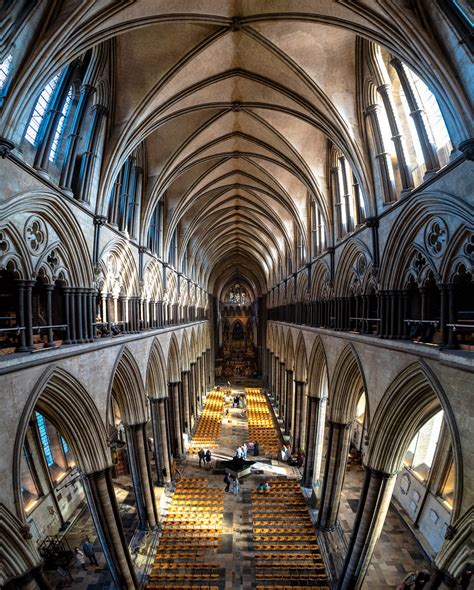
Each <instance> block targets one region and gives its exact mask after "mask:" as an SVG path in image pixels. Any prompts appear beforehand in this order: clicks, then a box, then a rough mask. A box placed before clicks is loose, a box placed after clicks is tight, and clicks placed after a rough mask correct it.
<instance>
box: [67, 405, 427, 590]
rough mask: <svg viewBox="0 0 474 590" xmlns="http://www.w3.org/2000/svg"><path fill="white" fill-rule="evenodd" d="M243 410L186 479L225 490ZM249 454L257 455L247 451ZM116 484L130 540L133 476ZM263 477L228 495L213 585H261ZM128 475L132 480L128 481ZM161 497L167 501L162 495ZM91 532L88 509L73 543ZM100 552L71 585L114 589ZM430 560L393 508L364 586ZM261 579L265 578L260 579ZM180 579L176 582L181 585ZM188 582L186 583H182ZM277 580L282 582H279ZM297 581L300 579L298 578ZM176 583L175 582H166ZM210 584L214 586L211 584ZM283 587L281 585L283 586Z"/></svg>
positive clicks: (355, 479) (349, 508)
mask: <svg viewBox="0 0 474 590" xmlns="http://www.w3.org/2000/svg"><path fill="white" fill-rule="evenodd" d="M241 413H242V410H240V409H237V408H234V409H231V410H230V414H229V416H228V417H226V418H224V419H223V421H222V425H221V431H220V437H219V447H218V449H215V450H214V452H213V461H212V469H211V470H208V469H205V468H204V467H203V468H199V465H198V459H197V456H196V455H191V456H189V457H188V459H187V460H186V461H185V463H184V464H183V466H182V467H180V470H181V471H182V475H183V478H185V479H187V478H197V477H205V478H206V480H207V485H209V486H210V487H211V488H214V489H215V490H216V491H218V490H220V491H223V490H224V487H225V484H224V482H223V473H215V471H219V470H215V469H214V467H215V465H216V463H215V460H216V459H217V460H221V459H226V458H231V457H232V456H233V454H234V451H235V449H236V448H237V446H239V445H240V444H242V443H243V442H244V441H246V440H248V436H249V435H248V423H247V419H246V418H243V417H242V416H241ZM249 459H253V457H251V456H249ZM280 466H281V467H282V468H283V469H285V470H286V472H287V476H288V478H290V479H291V478H293V477H294V476H295V471H294V469H293V468H289V467H288V466H284V465H283V464H282V463H280ZM361 477H362V471H361V469H358V468H353V469H351V470H350V471H348V473H347V475H346V479H345V485H344V491H343V497H342V500H341V508H340V521H341V527H342V529H343V531H344V532H345V533H346V536H347V537H348V536H349V534H350V528H351V525H352V523H353V521H354V517H355V511H356V510H357V500H358V494H359V491H360V486H361ZM122 479H123V480H124V481H121V482H120V486H119V487H118V488H117V489H118V494H119V495H118V501H119V505H120V504H121V505H122V511H123V517H124V519H125V528H126V535H127V539H131V537H132V535H133V529H134V523H135V509H134V506H133V493H132V492H131V484H130V482H129V478H122ZM263 479H266V480H267V481H269V482H270V483H271V478H269V477H266V478H264V477H263V476H261V475H250V476H247V477H245V478H244V479H243V480H242V481H241V487H240V492H239V494H238V495H234V494H224V505H223V510H222V538H221V539H222V540H221V542H220V546H219V548H218V549H217V554H216V563H217V564H218V566H219V573H220V574H221V573H222V575H219V578H218V579H217V584H214V586H215V587H216V588H219V590H221V589H224V590H231V589H232V590H234V589H235V590H237V589H242V590H247V589H254V588H256V587H257V586H261V585H262V584H261V583H259V582H257V579H256V568H255V546H254V543H253V538H252V537H253V535H252V526H251V519H252V505H251V501H252V498H251V495H252V492H253V491H254V490H255V488H256V486H257V484H258V483H259V482H261V481H262V480H263ZM127 480H128V481H127ZM156 490H157V497H158V496H161V495H162V494H163V489H162V488H156ZM163 500H165V501H168V499H167V498H165V497H163ZM87 536H89V537H90V539H91V540H93V541H94V540H95V535H94V532H93V525H92V522H91V519H90V516H89V513H88V511H87V510H86V511H84V512H83V514H82V516H81V517H80V518H79V519H78V520H77V521H76V522H75V523H74V524H73V526H72V527H71V529H70V530H69V532H68V534H67V539H68V541H69V544H70V546H71V548H73V547H74V546H76V545H77V544H82V542H83V541H82V539H83V538H85V537H87ZM95 545H96V547H97V549H96V556H97V558H98V561H99V566H97V567H95V566H88V570H87V571H83V570H81V568H80V566H79V564H77V563H74V565H73V567H72V568H71V573H72V576H73V584H72V586H71V587H72V588H77V589H78V590H102V589H104V590H108V589H109V588H112V587H113V586H112V584H111V579H110V576H109V574H108V572H107V568H106V565H105V560H104V558H103V555H102V553H101V551H100V548H99V544H98V542H97V540H96V541H95ZM144 560H145V556H142V555H138V558H137V561H138V562H140V561H144ZM426 567H429V566H428V562H427V560H426V558H425V555H424V553H423V552H422V551H421V549H420V548H419V547H418V545H417V544H416V542H415V540H414V539H413V537H412V535H411V533H410V532H409V531H408V530H407V528H406V527H405V525H404V524H403V523H402V522H401V521H400V518H399V517H398V515H397V513H396V512H395V510H394V509H393V508H390V511H389V514H388V516H387V520H386V524H385V526H384V529H383V531H382V535H381V538H380V540H379V543H378V544H377V547H376V550H375V556H374V560H373V563H372V564H371V565H370V567H369V571H368V574H367V577H366V580H365V582H364V586H363V588H364V590H383V589H390V588H395V587H396V586H397V585H398V584H399V583H400V581H401V580H403V578H404V577H405V575H406V573H408V572H410V571H414V570H416V569H420V568H426ZM260 582H261V580H260ZM181 585H182V584H181V583H179V584H178V583H176V585H175V586H174V587H175V588H176V586H181ZM183 585H185V584H183ZM274 585H276V586H278V585H280V584H279V583H278V581H275V582H274ZM295 585H296V582H295ZM169 587H173V586H168V588H169ZM208 587H211V586H208ZM282 587H283V586H282Z"/></svg>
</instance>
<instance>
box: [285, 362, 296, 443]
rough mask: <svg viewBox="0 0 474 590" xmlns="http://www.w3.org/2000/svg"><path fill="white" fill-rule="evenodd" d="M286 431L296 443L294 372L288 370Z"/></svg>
mask: <svg viewBox="0 0 474 590" xmlns="http://www.w3.org/2000/svg"><path fill="white" fill-rule="evenodd" d="M285 431H286V432H287V433H288V434H290V436H291V440H292V441H293V443H294V441H295V383H294V381H293V371H291V370H289V369H287V370H286V410H285Z"/></svg>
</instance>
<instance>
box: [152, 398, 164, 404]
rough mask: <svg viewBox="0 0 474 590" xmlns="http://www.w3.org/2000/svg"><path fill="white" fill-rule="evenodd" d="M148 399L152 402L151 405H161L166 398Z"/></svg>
mask: <svg viewBox="0 0 474 590" xmlns="http://www.w3.org/2000/svg"><path fill="white" fill-rule="evenodd" d="M148 399H149V400H150V403H151V404H159V403H164V401H165V399H166V398H164V397H149V398H148Z"/></svg>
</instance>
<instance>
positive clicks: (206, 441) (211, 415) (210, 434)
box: [188, 389, 224, 453]
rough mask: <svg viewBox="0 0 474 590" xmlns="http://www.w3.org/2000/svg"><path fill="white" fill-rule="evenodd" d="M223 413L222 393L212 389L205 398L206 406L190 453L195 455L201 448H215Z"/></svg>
mask: <svg viewBox="0 0 474 590" xmlns="http://www.w3.org/2000/svg"><path fill="white" fill-rule="evenodd" d="M223 412H224V392H223V391H217V390H216V389H214V390H213V391H211V392H210V393H209V395H208V396H207V399H206V404H205V406H204V409H203V411H202V414H201V416H200V418H199V422H198V424H197V426H196V430H195V432H194V435H193V438H192V441H191V445H190V447H189V449H188V450H189V452H190V453H197V452H198V451H199V449H202V448H207V449H215V448H217V446H218V443H217V441H218V439H219V437H220V434H221V423H222V414H223Z"/></svg>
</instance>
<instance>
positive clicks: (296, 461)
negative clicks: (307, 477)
mask: <svg viewBox="0 0 474 590" xmlns="http://www.w3.org/2000/svg"><path fill="white" fill-rule="evenodd" d="M280 457H281V460H282V461H283V463H288V465H292V466H293V467H302V466H303V464H304V453H303V451H302V450H301V449H300V450H299V451H298V453H297V454H296V455H292V454H291V453H290V449H289V447H287V446H285V445H283V446H282V448H281V451H280Z"/></svg>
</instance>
